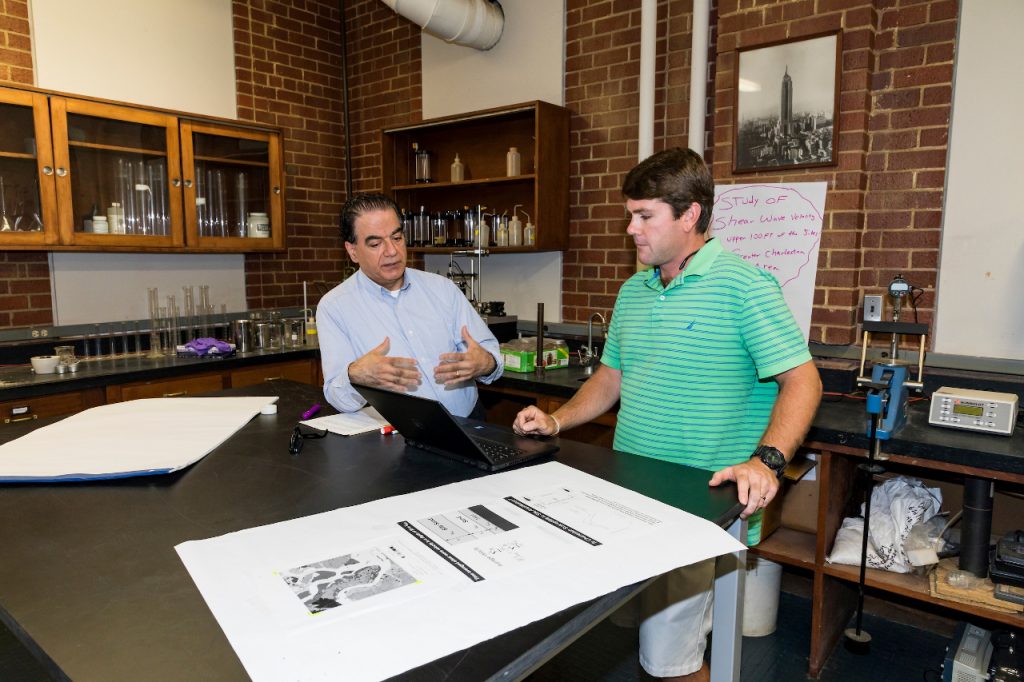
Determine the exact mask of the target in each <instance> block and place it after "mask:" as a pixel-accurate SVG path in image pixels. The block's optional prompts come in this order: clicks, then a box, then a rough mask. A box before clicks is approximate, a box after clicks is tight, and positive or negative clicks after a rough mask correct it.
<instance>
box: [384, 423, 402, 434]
mask: <svg viewBox="0 0 1024 682" xmlns="http://www.w3.org/2000/svg"><path fill="white" fill-rule="evenodd" d="M393 433H398V429H396V428H395V427H394V426H391V424H388V425H387V426H382V427H380V434H381V435H382V436H390V435H391V434H393Z"/></svg>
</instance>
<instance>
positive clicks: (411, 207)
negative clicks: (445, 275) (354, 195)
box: [381, 101, 569, 253]
mask: <svg viewBox="0 0 1024 682" xmlns="http://www.w3.org/2000/svg"><path fill="white" fill-rule="evenodd" d="M414 145H416V148H417V149H419V150H420V151H421V152H427V153H428V154H429V158H430V171H431V172H430V178H429V180H430V181H429V182H416V174H415V167H414V164H415V157H414ZM511 147H515V148H516V149H517V150H518V151H519V154H520V157H521V161H520V168H521V172H520V173H517V174H515V175H512V176H509V175H507V174H506V172H507V170H508V168H507V165H506V154H507V152H508V151H509V149H510V148H511ZM381 150H382V164H381V166H382V168H381V170H382V187H383V190H384V192H385V193H387V194H390V195H391V196H392V197H393V198H394V199H395V201H396V202H397V203H398V205H399V206H400V207H401V208H402V209H404V210H405V211H406V212H408V213H418V212H419V210H420V207H423V209H424V210H425V211H427V212H429V213H431V214H437V213H442V212H449V211H462V210H464V209H465V208H466V207H474V206H483V207H485V208H484V209H483V210H484V212H485V213H487V214H496V215H499V216H500V215H502V214H507V215H508V216H512V215H513V211H514V210H515V213H516V214H517V215H518V216H519V218H520V220H521V221H522V223H523V226H524V228H525V225H526V223H527V221H528V220H529V222H530V223H532V224H533V225H534V226H535V228H536V241H535V243H534V244H532V245H529V244H526V241H525V239H524V241H523V243H522V244H520V245H509V246H504V245H503V246H497V245H496V242H494V241H493V240H492V241H491V243H489V244H488V246H487V247H486V248H488V249H490V250H491V252H492V253H524V252H535V251H560V250H564V249H566V248H567V247H568V244H569V111H568V110H567V109H565V108H563V107H559V106H555V105H553V104H549V103H547V102H541V101H535V102H527V103H524V104H517V105H513V106H506V107H498V108H495V109H487V110H483V111H475V112H470V113H466V114H460V115H457V116H448V117H445V118H438V119H433V120H429V121H423V122H422V123H417V124H413V125H408V126H402V127H395V128H388V129H385V130H383V131H381ZM456 155H458V157H459V160H460V161H461V163H462V164H463V167H464V169H465V174H464V177H465V179H464V180H462V181H455V182H453V181H452V179H451V172H450V168H451V164H452V162H453V161H454V160H455V157H456ZM517 206H518V207H519V208H518V209H516V207H517ZM460 237H461V239H456V237H455V236H454V235H451V234H450V235H449V240H448V241H447V242H446V244H445V246H424V245H421V244H418V243H413V244H411V247H410V248H411V250H412V251H417V252H422V253H447V252H449V251H451V250H453V249H455V248H466V246H468V243H467V242H468V241H469V236H467V235H460Z"/></svg>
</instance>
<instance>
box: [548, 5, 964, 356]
mask: <svg viewBox="0 0 1024 682" xmlns="http://www.w3.org/2000/svg"><path fill="white" fill-rule="evenodd" d="M678 5H679V3H670V2H661V3H659V31H658V34H659V36H667V39H666V38H662V39H661V40H659V42H658V47H657V55H658V57H657V75H656V87H657V93H656V102H657V104H656V112H655V115H656V123H655V149H656V150H657V149H662V148H664V147H667V146H672V145H676V144H680V145H682V144H686V137H687V135H686V133H687V120H686V119H687V112H686V107H685V103H686V102H687V101H688V89H689V63H690V55H689V37H690V17H689V16H688V15H687V14H686V12H687V11H688V10H687V9H686V8H680V7H678ZM713 11H714V12H716V13H717V21H716V22H715V27H714V30H713V33H712V40H713V42H712V49H713V50H714V51H715V53H716V58H715V59H714V60H713V61H714V64H713V66H712V70H711V73H712V76H713V79H714V86H713V87H712V88H710V89H709V93H710V94H711V95H712V96H713V97H714V106H713V112H714V116H713V126H712V128H713V133H714V135H713V148H712V149H709V150H707V152H708V153H707V154H706V156H707V158H708V159H709V160H711V161H712V163H713V170H714V175H715V178H716V180H717V181H719V182H751V181H768V182H781V181H788V182H795V181H819V180H824V181H827V182H828V183H829V191H828V199H827V201H826V216H825V230H824V233H823V237H822V245H821V251H820V255H819V273H818V281H817V288H816V291H815V297H814V313H813V324H812V331H811V340H813V341H819V342H823V343H830V344H848V343H855V342H856V341H857V329H856V323H857V320H858V319H859V309H858V306H859V303H860V301H861V300H862V298H863V294H864V293H865V292H870V293H881V291H880V289H879V288H880V287H884V286H885V285H886V284H887V283H888V282H889V280H890V279H891V278H892V276H893V275H895V274H896V273H897V272H900V273H903V274H904V275H905V276H906V277H907V278H908V279H909V280H910V281H911V282H912V283H913V284H915V285H917V286H920V287H922V288H923V289H925V293H924V295H923V296H922V297H921V299H920V302H919V312H920V321H922V322H930V321H931V316H932V308H933V300H934V298H933V293H934V286H935V281H936V269H937V263H938V245H939V236H940V235H939V227H940V224H941V206H942V187H943V182H944V172H945V159H946V146H947V133H948V126H949V109H950V107H949V104H950V97H951V93H952V85H951V82H952V60H953V46H954V40H955V32H956V17H957V3H956V2H955V0H931V1H920V2H907V1H902V2H898V1H897V0H780V1H776V2H772V1H771V0H767V1H765V0H759V1H758V2H753V1H752V0H718V2H717V6H716V7H714V9H713ZM639 22H640V11H639V9H635V8H634V5H633V4H632V3H612V2H602V3H590V2H586V1H585V0H570V1H569V3H568V14H567V17H566V23H567V34H566V43H567V45H566V52H567V61H566V106H568V107H569V108H570V109H572V110H573V111H574V115H573V128H572V157H571V158H572V184H571V191H572V195H571V204H572V214H571V215H572V223H571V226H570V234H571V237H570V240H571V241H570V245H571V248H572V249H573V250H572V251H570V252H569V253H567V254H566V258H565V263H566V264H565V272H564V282H563V285H564V291H565V294H564V297H563V306H564V307H563V318H564V319H565V320H566V321H583V320H585V319H586V316H587V315H589V312H590V311H592V310H606V309H607V308H608V307H609V306H610V305H611V302H612V301H613V300H614V294H615V291H617V288H618V286H619V284H620V283H621V281H622V280H623V279H624V278H625V276H628V274H629V273H630V272H632V263H633V259H634V257H635V251H634V249H633V247H632V243H631V240H630V239H628V237H626V236H625V227H626V220H625V218H624V214H623V208H622V198H621V196H620V194H619V192H618V188H619V186H620V185H621V181H622V178H623V176H624V174H625V172H626V171H628V169H629V168H630V167H631V166H632V165H633V164H634V163H635V161H636V147H635V142H634V141H635V140H636V135H637V118H636V117H637V101H638V94H637V76H638V74H639V46H638V45H637V41H638V40H639ZM837 28H841V29H842V30H843V63H842V75H841V82H840V89H841V95H840V109H841V113H840V129H841V132H840V137H839V138H838V140H837V142H836V145H837V147H836V150H837V151H836V153H837V158H838V164H837V166H836V167H834V168H827V169H813V170H805V171H795V172H789V173H784V174H771V173H763V172H761V173H754V174H743V175H736V176H734V175H733V174H732V152H733V150H732V135H733V130H732V125H733V123H732V119H733V103H734V101H735V100H734V94H735V93H734V92H733V81H734V78H735V73H734V69H735V66H736V63H735V60H736V52H735V50H736V49H737V48H741V47H749V46H754V45H758V44H761V43H766V42H771V41H776V40H782V39H789V38H797V37H800V36H806V35H811V34H815V33H820V32H822V31H826V30H832V29H837Z"/></svg>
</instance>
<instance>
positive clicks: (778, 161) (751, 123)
mask: <svg viewBox="0 0 1024 682" xmlns="http://www.w3.org/2000/svg"><path fill="white" fill-rule="evenodd" d="M842 52H843V46H842V31H840V30H835V31H830V32H827V33H819V34H815V35H810V36H801V37H799V38H789V39H786V40H783V41H777V42H774V43H768V44H763V45H755V46H751V47H744V48H740V49H738V50H737V59H736V69H735V72H736V81H735V90H734V92H735V93H736V106H735V107H733V112H734V114H733V173H753V172H757V171H779V170H790V169H796V168H814V167H820V166H834V165H836V162H837V158H836V150H835V147H834V145H833V140H836V139H837V138H838V136H839V120H838V114H839V82H840V68H841V65H842Z"/></svg>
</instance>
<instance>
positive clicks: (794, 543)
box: [749, 443, 1024, 677]
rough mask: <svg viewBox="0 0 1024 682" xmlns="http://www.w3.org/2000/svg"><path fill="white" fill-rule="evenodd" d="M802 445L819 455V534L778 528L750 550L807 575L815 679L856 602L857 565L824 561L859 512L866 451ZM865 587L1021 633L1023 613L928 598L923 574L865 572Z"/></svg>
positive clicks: (928, 467) (893, 458)
mask: <svg viewBox="0 0 1024 682" xmlns="http://www.w3.org/2000/svg"><path fill="white" fill-rule="evenodd" d="M806 447H808V448H810V449H813V450H814V451H816V452H818V453H820V454H819V457H818V467H817V469H818V485H819V486H820V491H819V495H818V510H817V513H818V523H817V527H818V532H817V533H816V534H812V533H805V532H801V531H797V530H792V529H789V528H779V529H778V530H776V531H775V532H774V533H772V534H771V535H769V536H768V538H766V539H765V540H764V541H763V542H762V543H761V544H760V545H758V546H757V547H751V548H750V550H749V551H750V552H751V553H753V554H756V555H758V556H762V557H764V558H765V559H769V560H771V561H774V562H776V563H780V564H783V565H785V566H793V567H795V568H800V569H804V570H809V571H811V573H812V575H813V591H812V600H811V649H810V653H809V664H808V675H809V676H811V677H817V676H818V675H819V674H820V673H821V671H822V670H823V669H824V667H825V664H826V662H827V661H828V657H829V655H831V653H832V650H833V648H834V647H835V645H836V644H837V643H838V642H839V639H840V638H841V637H842V635H843V630H844V628H845V627H846V625H847V623H848V622H849V619H850V617H851V616H852V615H853V613H854V609H855V608H856V604H857V582H858V578H859V574H860V567H859V566H854V565H845V564H829V563H827V562H826V560H825V558H826V557H827V556H828V555H829V554H830V553H831V552H832V544H833V541H834V539H835V537H836V532H837V531H838V530H839V528H840V526H841V525H842V521H843V519H844V518H845V517H847V516H853V515H856V514H857V513H858V511H857V510H858V508H859V505H860V503H861V500H860V498H859V497H858V495H859V494H860V493H859V490H860V489H859V488H858V486H857V485H856V481H857V474H856V467H857V464H858V463H859V462H860V461H862V460H863V459H864V458H865V453H864V452H863V451H861V450H857V449H855V448H848V447H845V446H836V445H830V444H825V443H808V444H806ZM886 462H887V463H891V464H892V465H897V464H898V465H903V466H908V467H914V468H918V469H921V473H920V475H921V476H927V474H928V473H929V472H932V473H934V472H938V471H943V472H947V473H949V474H952V475H954V476H956V475H969V476H981V477H984V478H991V479H994V480H1005V481H1013V482H1017V483H1019V482H1020V480H1019V479H1020V477H1019V476H1017V475H1014V474H1003V473H1001V472H998V471H992V470H987V469H977V468H973V467H961V466H955V465H950V464H946V463H943V462H938V461H932V460H926V459H921V458H917V457H906V456H901V455H889V456H888V459H887V460H886ZM865 585H866V586H867V588H868V589H870V590H873V591H876V592H881V593H885V594H891V595H899V596H901V597H904V598H907V599H911V600H915V601H919V602H921V603H922V604H927V605H929V606H930V607H933V606H940V607H942V608H943V609H949V610H950V611H953V612H956V613H961V614H967V615H970V616H974V617H977V618H984V619H987V620H989V621H993V622H996V623H1002V624H1004V625H1008V626H1010V627H1013V628H1017V629H1024V614H1013V613H1007V612H1002V611H996V610H994V609H990V608H987V607H985V606H984V605H980V604H965V603H961V602H956V601H952V600H950V599H945V598H943V597H939V596H932V594H931V590H930V587H929V578H928V576H921V575H913V574H906V573H893V572H890V571H882V570H878V569H868V570H867V573H866V574H865Z"/></svg>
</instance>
